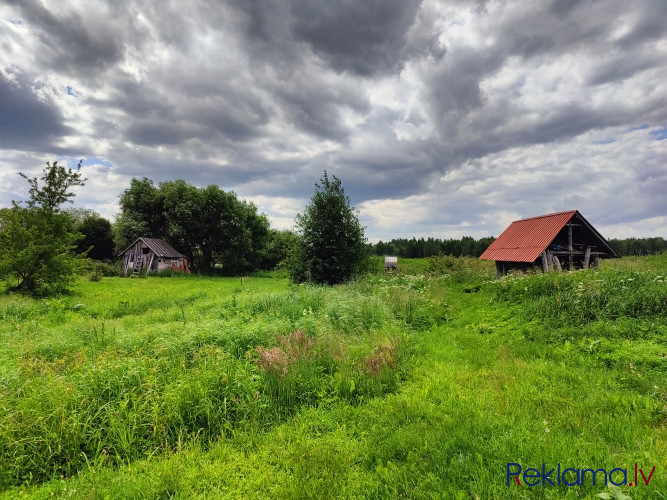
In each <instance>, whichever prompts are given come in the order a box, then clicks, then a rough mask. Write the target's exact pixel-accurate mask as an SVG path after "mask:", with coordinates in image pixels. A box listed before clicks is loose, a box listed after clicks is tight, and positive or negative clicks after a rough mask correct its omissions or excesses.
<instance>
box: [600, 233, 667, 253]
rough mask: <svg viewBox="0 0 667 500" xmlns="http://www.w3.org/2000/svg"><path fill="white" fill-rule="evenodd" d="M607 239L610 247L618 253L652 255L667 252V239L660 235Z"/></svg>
mask: <svg viewBox="0 0 667 500" xmlns="http://www.w3.org/2000/svg"><path fill="white" fill-rule="evenodd" d="M607 241H609V244H610V245H611V247H612V248H613V249H614V250H616V251H617V252H618V253H619V254H620V255H622V256H624V257H625V256H627V255H654V254H659V253H664V252H667V240H665V238H661V237H655V238H626V239H624V240H619V239H616V238H612V239H610V240H607Z"/></svg>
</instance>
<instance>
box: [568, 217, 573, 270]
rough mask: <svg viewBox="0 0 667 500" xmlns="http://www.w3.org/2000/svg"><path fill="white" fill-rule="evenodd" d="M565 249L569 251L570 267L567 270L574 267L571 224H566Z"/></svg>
mask: <svg viewBox="0 0 667 500" xmlns="http://www.w3.org/2000/svg"><path fill="white" fill-rule="evenodd" d="M567 251H568V252H570V267H569V270H570V271H572V269H574V254H573V252H574V248H572V226H571V225H569V224H568V226H567Z"/></svg>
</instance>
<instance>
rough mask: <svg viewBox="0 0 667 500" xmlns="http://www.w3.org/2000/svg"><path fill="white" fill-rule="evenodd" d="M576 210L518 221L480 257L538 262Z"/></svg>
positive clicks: (483, 258) (484, 258)
mask: <svg viewBox="0 0 667 500" xmlns="http://www.w3.org/2000/svg"><path fill="white" fill-rule="evenodd" d="M576 213H577V211H576V210H569V211H567V212H557V213H554V214H547V215H540V216H538V217H531V218H529V219H522V220H517V221H514V222H512V223H511V224H510V225H509V227H508V228H507V229H505V230H504V231H503V232H502V234H501V235H500V236H498V238H497V239H496V240H495V241H494V242H493V243H491V245H489V248H487V249H486V251H485V252H484V253H483V254H482V255H481V256H480V257H479V258H480V259H482V260H501V261H510V262H534V261H535V259H537V258H538V257H539V256H540V254H541V253H542V252H543V251H544V250H546V248H547V247H548V246H549V244H550V243H551V242H552V241H553V239H554V238H555V237H556V236H557V235H558V233H559V232H560V230H561V229H563V227H565V224H567V223H568V222H569V221H570V219H571V218H572V217H573V216H574V214H576Z"/></svg>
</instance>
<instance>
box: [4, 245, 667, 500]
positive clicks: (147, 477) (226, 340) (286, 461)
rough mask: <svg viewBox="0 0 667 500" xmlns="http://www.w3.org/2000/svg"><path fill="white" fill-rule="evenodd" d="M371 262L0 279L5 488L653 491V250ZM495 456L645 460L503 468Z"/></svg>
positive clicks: (662, 483)
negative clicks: (69, 289)
mask: <svg viewBox="0 0 667 500" xmlns="http://www.w3.org/2000/svg"><path fill="white" fill-rule="evenodd" d="M378 260H379V259H378ZM380 269H381V268H380ZM380 269H378V272H376V273H375V274H372V275H369V276H367V277H365V278H363V279H360V280H357V281H354V282H351V283H349V284H347V285H339V286H336V287H319V286H306V285H300V286H288V284H287V281H286V280H285V279H276V278H245V279H244V280H243V282H242V283H241V281H240V280H239V279H238V278H236V279H232V278H229V279H227V278H225V279H221V278H218V279H213V278H198V277H185V276H183V277H179V278H170V279H162V278H157V277H147V278H146V279H140V280H139V279H135V280H124V279H117V278H106V277H105V278H102V279H101V281H99V282H90V281H88V280H82V281H80V282H79V283H78V285H77V287H76V289H75V293H74V294H73V295H69V296H65V297H61V298H56V299H50V300H34V299H29V298H25V297H21V296H5V297H2V298H0V497H2V496H5V497H7V498H14V497H18V496H22V497H33V498H48V497H51V496H52V495H53V496H56V497H71V498H95V497H97V496H102V497H106V496H108V497H112V498H160V497H162V498H192V497H198V498H240V497H267V498H309V497H310V498H312V497H317V498H461V499H467V498H480V499H481V498H483V499H487V498H488V499H495V498H498V499H500V498H516V499H518V498H545V499H560V498H572V499H574V498H588V499H596V498H603V497H604V495H608V496H609V497H611V498H614V495H615V496H617V497H618V496H619V495H628V496H630V497H631V498H632V499H635V500H636V499H642V498H648V499H661V498H664V492H665V491H667V476H665V470H666V468H667V462H666V461H665V457H667V382H666V379H665V373H666V370H667V366H666V364H665V363H666V361H667V360H666V357H665V340H666V339H667V319H666V318H667V315H665V314H664V312H665V309H664V308H665V302H664V299H665V288H666V287H667V284H666V283H665V281H666V280H665V274H664V272H665V270H666V269H667V260H665V256H659V257H652V258H643V259H630V260H625V259H620V260H615V261H613V262H612V261H609V262H603V265H602V266H601V269H600V270H599V271H597V272H596V271H593V270H589V271H577V272H573V273H561V274H556V273H554V274H549V275H542V274H534V275H515V276H510V277H507V278H503V279H502V280H499V281H496V280H495V279H494V271H493V268H492V264H490V263H488V262H482V261H478V260H475V259H455V258H452V257H438V258H434V259H428V260H427V259H423V260H409V259H404V260H403V261H402V262H401V271H402V272H401V274H395V275H393V274H384V273H383V272H382V271H381V270H380ZM619 310H621V311H623V313H622V314H619V313H618V311H619ZM509 462H514V463H520V464H522V465H523V466H524V467H536V468H538V469H540V470H541V467H542V464H543V463H545V464H546V466H547V467H549V468H552V467H555V466H556V464H558V463H560V464H562V466H563V468H565V467H572V468H588V467H593V468H595V469H598V468H605V469H607V470H611V469H613V468H625V469H627V471H628V478H629V479H630V477H631V478H632V481H634V464H635V463H638V467H639V468H642V469H643V471H644V472H646V477H647V478H648V473H649V472H650V471H651V468H652V467H653V466H655V470H654V473H653V476H652V478H651V480H650V482H649V484H648V485H646V484H645V483H644V481H642V479H641V478H639V486H633V487H629V486H628V485H627V484H625V485H623V486H621V487H620V488H617V489H610V488H608V487H607V486H605V485H604V484H603V482H599V483H598V484H596V485H593V484H592V483H591V482H587V483H586V484H584V485H583V486H582V485H577V486H571V487H568V486H565V485H563V484H561V485H560V486H558V485H556V486H550V485H548V484H547V485H546V486H542V485H541V484H540V485H539V486H535V487H528V486H526V485H525V484H523V485H522V486H518V485H517V484H515V483H512V484H510V485H509V486H507V484H506V475H505V474H506V466H507V463H509ZM552 477H553V476H552ZM570 479H572V476H570ZM521 482H522V483H523V480H522V481H521ZM628 482H630V481H628ZM599 495H602V496H599Z"/></svg>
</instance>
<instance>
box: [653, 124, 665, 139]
mask: <svg viewBox="0 0 667 500" xmlns="http://www.w3.org/2000/svg"><path fill="white" fill-rule="evenodd" d="M651 135H652V136H653V139H655V140H656V141H664V140H665V139H667V127H665V128H661V129H659V130H654V131H653V132H651Z"/></svg>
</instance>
